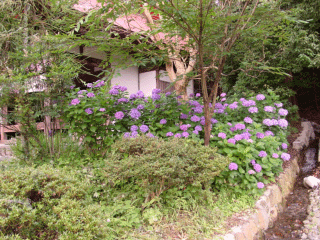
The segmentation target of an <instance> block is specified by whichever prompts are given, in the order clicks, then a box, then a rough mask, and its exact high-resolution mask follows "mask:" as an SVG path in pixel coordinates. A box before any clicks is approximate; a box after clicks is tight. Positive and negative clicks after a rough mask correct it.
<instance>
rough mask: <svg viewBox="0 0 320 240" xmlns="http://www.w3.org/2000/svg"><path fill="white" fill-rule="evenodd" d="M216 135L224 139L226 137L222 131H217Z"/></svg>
mask: <svg viewBox="0 0 320 240" xmlns="http://www.w3.org/2000/svg"><path fill="white" fill-rule="evenodd" d="M218 137H219V138H222V139H225V138H226V137H227V135H226V134H225V133H223V132H220V133H218Z"/></svg>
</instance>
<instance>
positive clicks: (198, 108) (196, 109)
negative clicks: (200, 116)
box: [193, 107, 203, 113]
mask: <svg viewBox="0 0 320 240" xmlns="http://www.w3.org/2000/svg"><path fill="white" fill-rule="evenodd" d="M193 111H194V112H195V113H202V112H203V110H202V108H201V107H196V108H194V109H193Z"/></svg>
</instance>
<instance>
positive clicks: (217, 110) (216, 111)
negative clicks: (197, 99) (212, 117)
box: [214, 108, 224, 114]
mask: <svg viewBox="0 0 320 240" xmlns="http://www.w3.org/2000/svg"><path fill="white" fill-rule="evenodd" d="M214 112H215V113H219V114H222V113H224V109H222V108H221V109H215V110H214Z"/></svg>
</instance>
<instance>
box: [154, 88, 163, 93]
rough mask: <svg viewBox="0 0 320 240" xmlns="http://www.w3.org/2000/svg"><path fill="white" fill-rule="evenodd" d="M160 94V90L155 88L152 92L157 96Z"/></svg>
mask: <svg viewBox="0 0 320 240" xmlns="http://www.w3.org/2000/svg"><path fill="white" fill-rule="evenodd" d="M159 93H161V89H158V88H155V89H153V90H152V94H159Z"/></svg>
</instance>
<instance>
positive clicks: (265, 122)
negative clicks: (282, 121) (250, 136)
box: [262, 118, 273, 127]
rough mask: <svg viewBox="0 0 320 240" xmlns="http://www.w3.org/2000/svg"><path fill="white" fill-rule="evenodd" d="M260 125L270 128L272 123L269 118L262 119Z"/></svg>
mask: <svg viewBox="0 0 320 240" xmlns="http://www.w3.org/2000/svg"><path fill="white" fill-rule="evenodd" d="M262 123H263V124H264V125H267V126H268V127H270V126H272V125H273V121H272V120H271V119H269V118H266V119H264V120H263V121H262Z"/></svg>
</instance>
